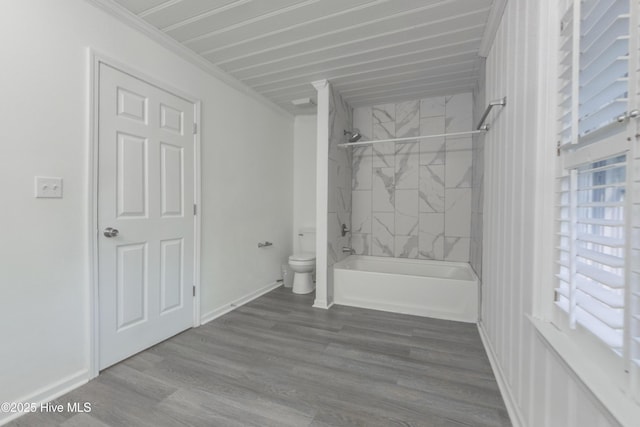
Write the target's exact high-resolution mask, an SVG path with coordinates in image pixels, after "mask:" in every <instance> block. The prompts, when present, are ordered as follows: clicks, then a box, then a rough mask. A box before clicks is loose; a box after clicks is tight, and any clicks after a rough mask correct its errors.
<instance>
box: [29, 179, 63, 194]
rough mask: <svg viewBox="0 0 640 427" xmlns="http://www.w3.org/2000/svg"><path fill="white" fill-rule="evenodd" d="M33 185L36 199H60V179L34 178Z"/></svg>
mask: <svg viewBox="0 0 640 427" xmlns="http://www.w3.org/2000/svg"><path fill="white" fill-rule="evenodd" d="M35 183H36V195H35V196H36V197H37V198H49V199H61V198H62V178H56V177H48V176H36V179H35Z"/></svg>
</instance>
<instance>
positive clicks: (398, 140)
mask: <svg viewBox="0 0 640 427" xmlns="http://www.w3.org/2000/svg"><path fill="white" fill-rule="evenodd" d="M487 130H488V129H480V130H471V131H468V132H452V133H441V134H438V135H422V136H409V137H406V138H390V139H374V140H371V141H358V142H344V143H341V144H338V147H353V146H355V145H367V144H377V143H378V142H410V141H415V140H416V139H427V138H442V137H443V136H444V137H447V136H463V135H474V134H476V133H484V132H486V131H487Z"/></svg>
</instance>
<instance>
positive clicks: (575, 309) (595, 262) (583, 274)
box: [556, 155, 626, 355]
mask: <svg viewBox="0 0 640 427" xmlns="http://www.w3.org/2000/svg"><path fill="white" fill-rule="evenodd" d="M559 185H560V188H559V193H558V194H559V209H560V210H561V215H560V217H559V225H560V227H559V245H558V249H559V252H560V254H561V256H560V259H559V270H560V271H559V272H558V274H557V277H558V284H559V286H558V288H557V289H556V292H557V294H558V298H557V302H556V303H557V304H558V305H559V306H560V307H561V308H562V309H563V310H564V311H566V312H567V313H569V316H570V322H571V325H572V326H573V325H575V323H576V322H577V323H579V324H581V325H582V326H583V327H585V328H586V329H588V330H589V331H590V332H592V333H593V334H594V335H596V336H597V337H598V338H599V339H600V340H602V341H603V342H604V343H605V344H607V345H608V346H609V347H610V348H611V349H612V350H614V351H615V352H616V353H618V354H619V355H622V349H623V338H624V336H623V329H624V283H625V281H624V275H625V270H624V267H625V216H624V213H625V192H626V188H625V187H626V156H625V155H621V156H616V157H613V158H610V159H606V160H602V161H599V162H595V163H590V164H587V165H584V166H581V167H579V168H576V169H574V170H572V171H571V174H570V175H569V176H566V177H562V178H561V179H560V183H559Z"/></svg>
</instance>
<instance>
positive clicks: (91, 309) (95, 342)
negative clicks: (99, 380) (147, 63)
mask: <svg viewBox="0 0 640 427" xmlns="http://www.w3.org/2000/svg"><path fill="white" fill-rule="evenodd" d="M87 52H88V58H89V60H88V74H89V75H88V79H87V80H88V84H89V90H88V95H89V96H88V100H87V102H88V104H87V105H88V107H89V108H88V114H89V117H88V123H89V126H88V141H89V144H88V158H87V185H86V191H87V193H86V194H87V201H88V205H87V215H86V218H87V224H86V225H87V236H88V239H87V249H88V254H89V263H88V264H89V268H88V279H89V280H88V283H89V289H88V301H87V303H88V314H89V325H88V328H87V331H86V333H87V335H88V337H87V342H88V346H89V348H88V349H87V350H88V351H87V355H88V359H89V360H88V367H89V379H92V378H95V377H97V376H98V374H99V373H100V363H99V362H100V351H99V350H100V324H99V322H100V301H99V299H98V296H99V292H98V286H99V277H98V266H99V257H98V255H99V254H98V239H99V230H98V161H99V158H98V142H99V141H98V140H99V126H98V125H99V123H98V121H99V96H98V94H99V90H100V75H99V70H100V64H105V65H108V66H110V67H112V68H115V69H117V70H119V71H121V72H123V73H125V74H128V75H130V76H132V77H134V78H137V79H140V80H142V81H144V82H146V83H148V84H150V85H152V86H155V87H157V88H159V89H161V90H164V91H166V92H169V93H171V94H173V95H175V96H178V97H180V98H183V99H185V100H186V101H188V102H190V103H191V104H193V106H194V120H195V124H196V133H195V135H193V136H194V138H193V143H194V152H193V154H194V165H193V185H194V193H193V195H194V203H195V204H196V206H197V212H196V215H195V218H194V230H193V233H194V252H193V255H194V263H193V264H194V265H193V269H194V271H193V279H194V283H193V286H195V296H194V298H193V327H197V326H200V293H201V292H200V289H201V287H200V257H201V254H200V241H201V230H202V220H201V216H202V215H201V212H202V192H201V184H202V179H201V155H200V154H201V151H200V148H201V137H200V135H201V126H200V123H201V115H200V112H201V101H200V99H198V98H197V97H195V96H192V95H190V94H188V93H185V92H184V91H182V90H180V89H176V88H175V86H173V85H171V84H167V83H166V82H164V81H162V80H159V79H156V78H155V77H153V76H151V75H149V74H147V73H144V72H142V71H140V70H138V69H136V68H133V67H131V66H129V65H126V64H124V63H123V62H121V61H118V60H116V59H113V58H112V57H109V56H107V55H104V54H103V53H101V52H99V51H96V50H95V49H93V48H88V49H87Z"/></svg>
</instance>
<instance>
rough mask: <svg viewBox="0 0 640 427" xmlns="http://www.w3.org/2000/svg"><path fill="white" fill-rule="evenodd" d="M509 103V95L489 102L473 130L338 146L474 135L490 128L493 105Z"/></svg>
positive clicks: (340, 145)
mask: <svg viewBox="0 0 640 427" xmlns="http://www.w3.org/2000/svg"><path fill="white" fill-rule="evenodd" d="M506 105H507V97H506V96H505V97H502V98H500V99H496V100H495V101H491V102H489V105H487V108H486V109H485V110H484V114H482V117H481V118H480V123H478V126H477V128H476V129H477V130H472V131H468V132H453V133H441V134H438V135H422V136H410V137H407V138H390V139H374V140H371V141H360V142H344V143H342V144H338V147H353V146H356V145H367V144H376V143H378V142H409V141H415V140H416V139H428V138H442V137H443V136H444V137H447V136H462V135H473V134H476V133H484V132H487V131H488V130H489V125H488V124H486V123H485V120H487V117H488V116H489V113H490V112H491V110H492V109H493V107H504V106H506Z"/></svg>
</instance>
